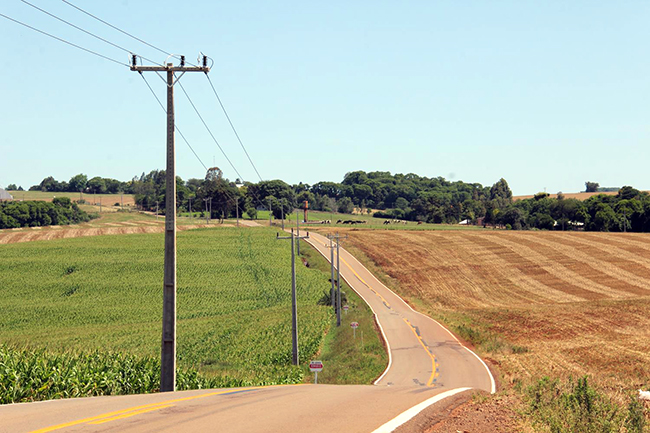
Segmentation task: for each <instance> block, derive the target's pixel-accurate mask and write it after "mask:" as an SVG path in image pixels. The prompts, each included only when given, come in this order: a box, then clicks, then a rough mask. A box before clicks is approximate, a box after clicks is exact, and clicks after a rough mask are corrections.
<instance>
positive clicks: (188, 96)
mask: <svg viewBox="0 0 650 433" xmlns="http://www.w3.org/2000/svg"><path fill="white" fill-rule="evenodd" d="M178 85H179V86H181V90H182V91H183V93H185V96H186V97H187V100H188V101H190V104H191V105H192V108H194V111H195V112H196V114H197V115H198V116H199V119H201V122H203V126H205V129H207V130H208V132H209V133H210V136H211V137H212V140H213V141H214V142H215V143H216V145H217V147H218V148H219V150H221V153H222V154H223V156H224V158H226V161H228V163H229V164H230V166H231V167H232V169H233V170H235V173H237V176H239V178H240V179H241V180H242V182H243V181H244V178H243V177H242V175H241V174H239V171H237V169H236V168H235V166H234V165H233V163H232V161H231V160H230V158H228V155H226V152H225V151H224V150H223V148H222V147H221V145H220V144H219V142H218V141H217V139H216V138H215V137H214V134H213V133H212V131H211V130H210V127H209V126H208V124H207V123H205V120H203V116H201V113H199V110H198V109H197V108H196V105H194V102H192V98H190V95H188V94H187V92H186V91H185V88H184V87H183V84H182V83H181V82H180V81H179V82H178Z"/></svg>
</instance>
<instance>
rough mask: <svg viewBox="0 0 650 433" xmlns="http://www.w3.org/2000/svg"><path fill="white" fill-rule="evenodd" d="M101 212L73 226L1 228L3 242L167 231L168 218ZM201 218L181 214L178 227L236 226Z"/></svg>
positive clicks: (0, 240) (130, 213) (0, 233)
mask: <svg viewBox="0 0 650 433" xmlns="http://www.w3.org/2000/svg"><path fill="white" fill-rule="evenodd" d="M100 215H101V216H100V217H99V218H98V219H95V220H92V221H89V222H87V223H82V224H75V225H69V226H46V227H23V228H18V229H6V230H0V245H2V244H14V243H19V242H31V241H45V240H52V239H66V238H78V237H84V236H101V235H123V234H135V233H162V232H163V231H164V224H165V220H164V218H159V219H156V217H154V216H151V215H147V214H143V213H136V212H109V213H103V214H100ZM201 221H204V220H199V219H196V218H194V219H190V218H179V219H178V221H177V230H179V231H182V230H190V229H196V228H202V227H232V225H231V224H216V223H215V222H213V223H212V224H209V225H206V224H204V223H201Z"/></svg>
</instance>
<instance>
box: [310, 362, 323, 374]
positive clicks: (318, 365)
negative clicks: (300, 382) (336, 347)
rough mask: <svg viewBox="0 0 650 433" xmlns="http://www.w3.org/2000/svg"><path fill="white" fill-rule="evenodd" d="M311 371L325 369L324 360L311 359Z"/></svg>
mask: <svg viewBox="0 0 650 433" xmlns="http://www.w3.org/2000/svg"><path fill="white" fill-rule="evenodd" d="M309 370H310V371H316V372H318V371H323V361H310V362H309Z"/></svg>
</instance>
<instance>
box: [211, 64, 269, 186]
mask: <svg viewBox="0 0 650 433" xmlns="http://www.w3.org/2000/svg"><path fill="white" fill-rule="evenodd" d="M205 76H206V78H207V79H208V82H209V83H210V87H212V91H213V92H214V95H215V96H216V97H217V101H219V105H221V109H222V110H223V114H225V115H226V119H228V123H230V127H231V128H232V130H233V132H234V133H235V136H236V137H237V140H238V141H239V144H240V145H241V148H242V149H244V153H245V154H246V157H247V158H248V161H249V162H250V163H251V165H252V166H253V169H254V170H255V173H257V177H259V178H260V181H261V180H262V176H260V172H259V171H257V167H255V164H254V163H253V160H252V159H251V157H250V155H249V154H248V151H247V150H246V147H244V143H242V141H241V138H239V134H238V133H237V130H236V129H235V125H233V124H232V121H231V120H230V116H229V115H228V112H227V111H226V107H224V106H223V103H222V102H221V98H220V97H219V94H218V93H217V89H215V88H214V85H213V84H212V80H211V79H210V76H209V75H208V74H205Z"/></svg>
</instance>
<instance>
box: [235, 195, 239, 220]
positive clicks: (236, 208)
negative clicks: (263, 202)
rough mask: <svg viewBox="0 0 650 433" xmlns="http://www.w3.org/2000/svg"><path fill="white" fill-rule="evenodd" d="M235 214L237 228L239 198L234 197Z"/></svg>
mask: <svg viewBox="0 0 650 433" xmlns="http://www.w3.org/2000/svg"><path fill="white" fill-rule="evenodd" d="M235 212H236V213H237V227H239V197H235Z"/></svg>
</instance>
